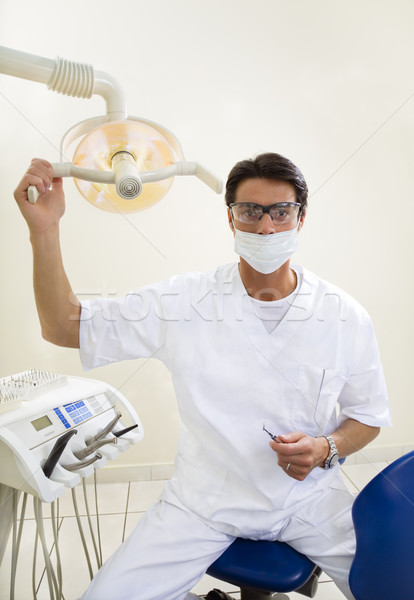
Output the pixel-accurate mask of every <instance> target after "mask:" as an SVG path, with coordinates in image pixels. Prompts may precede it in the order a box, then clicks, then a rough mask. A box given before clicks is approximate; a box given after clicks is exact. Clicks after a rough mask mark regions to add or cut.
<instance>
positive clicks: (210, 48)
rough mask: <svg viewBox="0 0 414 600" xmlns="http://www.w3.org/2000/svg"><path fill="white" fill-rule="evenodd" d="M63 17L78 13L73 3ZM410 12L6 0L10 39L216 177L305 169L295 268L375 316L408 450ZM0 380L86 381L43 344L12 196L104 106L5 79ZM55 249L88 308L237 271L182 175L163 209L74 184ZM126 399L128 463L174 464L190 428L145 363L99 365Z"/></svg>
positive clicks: (218, 224) (329, 6)
mask: <svg viewBox="0 0 414 600" xmlns="http://www.w3.org/2000/svg"><path fill="white" fill-rule="evenodd" d="M68 6H70V10H69V9H68ZM413 20H414V4H413V3H412V1H411V0H405V1H404V0H396V1H395V2H393V3H392V4H391V3H389V2H386V1H377V0H367V1H366V2H359V1H356V0H351V1H349V2H346V3H345V2H339V1H335V0H314V1H313V2H309V1H308V0H301V1H293V2H289V3H288V2H285V1H281V0H256V1H255V2H251V1H247V0H209V1H205V0H203V1H202V0H164V1H163V0H151V1H150V2H148V1H147V0H146V1H145V2H144V1H143V0H121V1H120V2H117V3H116V2H109V1H107V0H99V1H98V0H89V1H88V2H85V1H82V2H80V1H78V0H76V1H73V2H71V3H70V4H69V3H68V2H57V1H56V0H53V1H51V0H44V1H43V2H40V4H39V3H33V2H29V1H28V0H24V1H22V2H15V0H3V1H2V3H1V5H0V43H1V44H2V45H5V46H9V47H12V48H16V49H19V50H23V51H26V52H31V53H34V54H38V55H41V56H45V57H49V58H54V57H55V56H57V55H59V56H63V57H65V58H68V59H72V60H77V61H83V62H88V63H91V64H93V65H94V66H95V68H96V69H101V70H104V71H107V72H109V73H111V74H113V75H114V76H116V77H117V79H118V80H119V81H120V82H121V83H122V85H123V87H124V89H125V92H126V94H127V98H128V107H129V112H130V113H131V114H133V115H137V116H141V117H145V118H148V119H151V120H154V121H158V122H160V123H162V124H163V125H165V126H166V127H168V128H169V129H171V130H172V131H173V132H174V133H175V134H176V135H177V136H178V137H179V138H180V140H181V142H182V144H183V147H184V150H185V152H186V155H187V158H188V159H192V160H199V161H201V162H203V163H205V164H206V165H208V166H210V167H211V168H213V169H214V170H215V171H217V172H218V173H219V174H220V175H221V176H222V177H223V178H225V176H226V174H227V172H228V170H229V169H230V167H231V166H232V165H233V164H234V162H236V161H237V160H239V159H240V158H245V157H248V156H252V155H254V154H256V153H258V152H261V151H268V150H271V151H278V152H281V153H283V154H286V155H287V156H289V157H290V158H291V159H293V160H294V161H295V162H296V163H297V164H298V165H299V166H300V167H301V169H302V170H303V172H304V174H305V176H306V178H307V180H308V183H309V186H310V189H311V197H310V209H309V213H308V218H307V222H306V227H305V228H304V230H303V233H302V234H301V239H300V249H299V251H298V252H297V256H296V261H297V262H300V263H302V264H304V265H305V266H307V267H308V268H310V269H311V270H313V271H315V272H316V273H317V274H319V275H320V276H322V277H323V278H326V279H329V280H331V281H332V282H334V283H335V284H337V285H339V286H341V287H343V288H345V289H346V290H347V291H349V292H350V293H351V294H353V295H354V296H355V297H356V298H357V299H358V300H359V301H360V302H361V303H362V304H363V305H364V306H365V307H366V308H367V309H368V311H369V312H370V313H371V315H372V317H373V320H374V324H375V326H376V330H377V335H378V340H379V344H380V349H381V353H382V357H383V363H384V368H385V373H386V377H387V380H388V386H389V392H390V399H391V405H392V411H393V417H394V423H395V424H394V427H393V428H392V429H390V430H386V431H384V432H383V433H382V434H381V436H380V438H378V440H376V442H375V444H378V445H387V444H390V445H395V444H411V443H413V441H414V436H413V433H412V431H413V422H414V408H413V402H412V396H413V392H412V381H411V374H412V363H413V360H412V356H413V352H412V339H413V334H414V327H413V319H412V308H411V300H412V296H413V275H412V262H413V260H414V259H413V246H414V242H413V235H412V223H413V216H414V215H413V212H414V209H413V207H414V202H413V189H414V175H413V173H414V168H413V167H414V97H413V93H414V84H413V77H412V73H413V66H412V57H413V55H414V38H413V35H412V23H413ZM0 92H1V94H0V120H1V136H0V150H1V157H2V160H1V162H0V186H1V203H0V211H1V212H0V227H1V237H0V250H1V251H0V261H1V265H0V268H1V297H0V302H1V306H0V308H1V310H0V319H1V322H0V331H1V349H0V376H4V375H9V374H11V373H15V372H18V371H22V370H25V369H28V368H40V369H44V370H53V371H57V372H60V373H68V374H75V375H82V374H83V372H82V370H81V367H80V362H79V358H78V355H77V352H76V351H73V350H66V349H62V348H56V347H53V346H51V345H50V344H48V343H46V342H44V341H43V340H42V339H41V337H40V334H39V327H38V323H37V317H36V312H35V307H34V302H33V294H32V287H31V253H30V245H29V241H28V236H27V231H26V226H25V223H24V222H23V220H22V219H21V217H20V215H19V212H18V210H17V208H16V207H15V205H14V201H13V199H12V192H13V189H14V187H15V185H16V184H17V182H18V180H19V179H20V177H21V175H22V174H23V172H24V169H25V167H26V165H27V164H28V162H29V161H30V159H31V157H32V156H43V157H45V158H48V159H49V160H52V161H53V160H57V158H58V153H57V150H56V148H57V147H58V145H59V142H60V138H61V137H62V135H63V133H64V132H65V131H66V130H67V129H68V128H69V127H70V126H72V125H73V124H74V123H76V122H78V121H80V120H82V119H85V118H88V117H92V116H95V115H98V114H102V113H103V112H104V103H103V101H102V100H101V99H100V98H93V99H91V100H77V99H71V98H66V97H63V96H61V95H57V94H53V93H52V92H49V91H47V90H46V87H45V86H42V85H40V84H35V83H30V82H26V81H23V80H19V79H15V78H11V77H6V76H3V75H0ZM65 189H66V194H67V213H66V216H65V218H64V220H63V223H62V240H63V249H64V256H65V264H66V268H67V272H68V274H69V277H70V279H71V282H72V285H73V287H74V289H75V290H76V291H77V292H78V293H79V294H82V296H83V297H84V296H86V295H91V294H106V293H108V292H110V293H122V292H126V291H128V290H129V289H131V288H133V287H136V286H138V285H140V284H144V283H146V282H150V281H157V280H160V279H164V278H166V277H168V276H169V275H170V274H173V273H176V272H183V271H187V270H205V269H208V268H211V267H213V266H215V265H216V264H219V263H222V262H228V261H230V260H233V259H234V258H235V255H234V253H233V248H232V237H231V234H230V232H229V230H228V228H227V225H226V215H225V210H224V207H223V198H222V197H219V196H215V195H214V194H213V193H212V192H210V191H209V190H208V189H207V188H206V187H204V186H203V185H202V184H201V183H199V182H197V181H196V180H192V179H191V180H190V179H181V180H179V179H178V180H176V181H175V183H174V186H173V189H172V190H171V192H170V193H169V195H168V196H167V197H166V198H165V199H164V200H163V201H162V202H161V203H159V204H158V205H156V206H155V207H154V208H153V209H151V210H148V211H146V212H143V213H137V214H134V215H129V216H127V217H119V216H113V215H109V214H106V213H103V212H100V211H98V210H96V209H94V208H92V207H90V206H89V205H88V204H87V203H86V201H84V200H83V199H82V197H81V196H80V195H79V194H78V192H77V191H76V189H75V187H74V185H73V182H72V181H69V180H68V181H67V182H66V183H65ZM88 376H91V377H95V378H99V379H103V380H106V381H108V382H110V383H111V384H113V385H114V386H116V387H118V388H120V389H121V391H122V392H123V393H124V394H125V395H126V396H127V397H128V398H129V399H130V400H131V402H132V403H133V404H134V406H135V407H136V409H137V410H138V412H139V414H140V416H141V419H142V421H143V423H144V426H145V429H146V438H145V440H144V441H143V442H142V443H141V444H140V445H139V446H137V447H136V448H134V449H133V450H131V451H130V452H129V453H127V454H125V455H123V456H122V457H121V458H120V459H119V461H120V464H122V462H123V463H124V464H152V463H163V462H167V463H168V462H171V461H172V460H173V456H174V451H175V447H176V441H177V435H178V425H179V417H178V414H177V409H176V404H175V399H174V394H173V390H172V386H171V381H170V376H169V374H168V372H167V371H166V369H165V368H164V367H163V366H162V365H160V364H159V363H157V362H155V361H153V362H151V361H133V362H126V363H123V364H118V365H112V366H109V367H105V368H101V369H96V370H94V371H92V372H90V373H89V374H88Z"/></svg>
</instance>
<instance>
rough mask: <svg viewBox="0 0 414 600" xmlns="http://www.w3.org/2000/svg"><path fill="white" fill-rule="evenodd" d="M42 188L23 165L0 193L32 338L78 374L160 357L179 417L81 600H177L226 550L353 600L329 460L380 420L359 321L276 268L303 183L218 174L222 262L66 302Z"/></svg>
mask: <svg viewBox="0 0 414 600" xmlns="http://www.w3.org/2000/svg"><path fill="white" fill-rule="evenodd" d="M52 178H53V172H52V170H51V167H50V165H49V163H47V162H45V161H42V160H35V161H33V162H32V165H31V166H30V168H29V170H28V171H27V173H26V175H25V176H24V177H23V179H22V181H21V182H20V184H19V186H18V187H17V189H16V191H15V198H16V200H17V203H18V205H19V207H20V210H21V211H22V213H23V216H24V217H25V219H26V221H27V223H28V225H29V230H30V237H31V242H32V245H33V254H34V290H35V297H36V303H37V308H38V313H39V318H40V322H41V326H42V333H43V336H44V337H45V338H46V339H47V340H49V341H51V342H52V343H55V344H58V345H63V346H68V347H72V348H80V355H81V359H82V363H83V366H84V368H85V369H92V368H95V367H98V366H102V365H106V364H109V363H111V362H114V361H119V360H126V359H135V358H140V357H153V358H157V359H159V360H161V361H162V362H163V363H164V364H165V365H166V366H167V368H168V369H169V370H170V372H171V374H172V379H173V383H174V389H175V393H176V398H177V403H178V406H179V410H180V415H181V419H182V427H181V433H180V442H179V448H178V452H177V457H176V461H175V473H174V476H173V478H172V479H171V480H170V481H169V482H167V484H166V486H165V489H164V492H163V494H162V497H161V498H160V500H159V501H158V502H157V503H156V504H155V505H154V506H153V507H152V508H151V509H150V510H149V511H148V513H147V514H146V516H145V517H144V518H143V519H142V520H141V521H140V523H139V524H138V526H137V528H136V529H135V530H134V532H133V533H132V534H131V535H130V537H129V538H128V539H127V540H126V541H125V542H124V543H123V544H122V546H121V547H120V548H119V549H118V550H117V552H116V553H115V554H114V555H113V556H112V557H111V558H110V559H109V560H108V561H107V562H106V563H105V565H104V566H103V567H102V569H101V570H100V571H99V573H98V574H97V575H96V577H95V578H94V580H93V581H92V583H91V585H90V587H89V588H88V590H87V591H86V592H85V595H84V596H83V599H84V600H113V599H114V598H117V600H132V599H137V600H138V599H139V600H184V598H185V597H186V595H187V593H188V592H189V591H190V590H191V589H192V588H193V586H194V585H195V583H196V582H197V581H198V580H199V579H200V578H201V577H202V575H203V574H204V573H205V571H206V569H207V568H208V567H209V565H210V564H211V563H212V562H214V560H215V559H216V558H217V557H218V556H220V554H221V553H222V552H223V551H224V550H225V549H226V548H227V547H228V546H229V545H230V544H231V543H232V541H233V540H234V539H235V537H245V538H250V539H263V540H281V541H285V542H287V543H289V544H290V545H292V546H293V547H294V548H296V549H297V550H299V551H300V552H302V553H304V554H306V555H307V556H309V557H310V558H311V559H312V560H313V561H314V562H315V563H316V564H317V565H319V566H320V567H321V568H322V569H323V570H324V571H325V572H326V573H327V574H328V575H329V576H330V577H331V578H332V579H333V581H334V582H335V583H336V584H337V586H338V587H339V588H340V590H341V591H342V593H343V594H344V596H345V597H346V598H348V599H352V598H353V595H352V593H351V591H350V589H349V585H348V576H349V570H350V566H351V562H352V559H353V556H354V551H355V538H354V532H353V525H352V519H351V506H352V501H353V497H352V495H351V494H350V492H349V491H348V490H347V488H346V486H345V484H344V483H343V481H342V479H341V473H340V469H339V466H338V464H337V463H338V459H339V457H345V456H348V455H350V454H352V453H353V452H356V451H358V450H359V449H361V448H363V447H364V446H365V445H366V444H367V443H369V442H370V441H371V440H373V439H374V438H375V437H376V436H377V435H378V433H379V429H380V427H383V426H389V425H390V424H391V419H390V411H389V406H388V399H387V392H386V386H385V382H384V376H383V371H382V367H381V362H380V357H379V352H378V347H377V343H376V339H375V334H374V330H373V326H372V323H371V320H370V318H369V316H368V314H367V313H366V311H365V310H364V308H362V307H361V306H360V305H359V304H358V303H357V302H356V301H355V300H354V299H353V298H351V297H350V296H349V295H348V294H346V293H345V292H344V291H342V290H341V289H339V288H337V287H336V286H333V285H331V284H329V283H327V282H325V281H323V280H321V279H319V278H318V277H317V276H316V275H314V274H312V273H311V272H309V271H308V270H307V269H305V268H303V267H300V266H293V265H291V264H290V258H291V255H292V254H293V252H294V251H295V249H296V247H297V243H298V235H299V234H300V231H301V229H302V227H303V224H304V221H305V216H306V209H307V196H308V190H307V185H306V182H305V180H304V178H303V175H302V173H301V172H300V171H299V169H298V168H297V167H296V166H295V165H294V164H293V163H292V162H291V161H290V160H288V159H286V158H285V157H283V156H281V155H279V154H274V153H267V154H262V155H259V156H257V157H256V158H255V159H253V160H244V161H241V162H239V163H237V164H236V165H235V167H234V168H233V169H232V171H231V172H230V174H229V177H228V181H227V186H226V204H227V212H228V221H229V226H230V228H231V230H232V232H233V234H234V244H235V246H234V247H235V251H236V253H237V254H238V255H239V256H240V261H239V262H234V263H231V264H226V265H222V266H219V267H218V268H216V269H214V270H213V271H211V272H209V273H186V274H183V275H178V276H174V277H172V278H171V279H170V280H168V281H166V282H161V283H157V284H152V285H148V286H145V287H141V288H138V289H136V290H134V291H133V292H132V293H131V294H128V295H126V296H125V297H122V298H111V299H108V300H104V301H103V300H102V299H93V300H87V301H85V302H82V303H80V302H78V301H77V300H76V298H75V296H74V294H73V292H72V290H71V287H70V284H69V281H68V279H67V277H66V274H65V271H64V268H63V262H62V257H61V253H60V247H59V220H60V218H61V217H62V215H63V213H64V195H63V189H62V182H61V181H60V180H52ZM29 185H35V186H36V187H37V189H38V191H39V193H40V197H39V200H38V202H37V204H36V205H30V204H29V202H28V200H27V189H28V186H29ZM50 186H51V189H49V187H50ZM201 221H202V214H200V222H201ZM263 423H265V424H266V428H267V429H269V430H270V431H271V433H272V434H273V439H272V440H271V441H270V447H269V443H268V438H267V437H266V433H265V432H263Z"/></svg>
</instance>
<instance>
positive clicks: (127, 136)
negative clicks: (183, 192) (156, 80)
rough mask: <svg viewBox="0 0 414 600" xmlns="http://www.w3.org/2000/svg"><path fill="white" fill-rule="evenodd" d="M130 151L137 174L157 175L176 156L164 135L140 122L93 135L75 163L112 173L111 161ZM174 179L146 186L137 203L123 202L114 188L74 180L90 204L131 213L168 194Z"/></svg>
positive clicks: (112, 124)
mask: <svg viewBox="0 0 414 600" xmlns="http://www.w3.org/2000/svg"><path fill="white" fill-rule="evenodd" d="M122 151H127V152H129V153H130V154H132V155H133V157H134V158H135V160H136V165H137V170H138V171H140V172H142V171H154V170H156V169H161V168H163V167H166V166H168V165H170V164H172V163H173V162H174V152H173V150H172V148H171V146H170V144H169V143H168V141H167V140H166V139H165V137H164V136H163V135H161V133H159V132H158V131H157V130H156V129H154V128H153V127H150V126H149V125H147V124H146V123H140V122H139V121H129V120H125V121H110V122H109V123H104V124H103V125H100V126H99V127H97V128H96V129H93V130H92V131H90V132H89V133H88V134H87V135H85V137H83V138H82V140H81V141H80V142H79V145H78V147H77V148H76V150H75V154H74V156H73V163H74V164H75V165H76V166H78V167H82V168H85V169H97V170H100V171H111V170H112V169H111V162H112V157H113V156H114V154H116V153H117V152H122ZM173 179H174V178H173V177H172V178H170V179H165V180H163V181H157V182H152V183H145V184H144V185H143V190H142V192H141V194H140V195H139V196H138V197H137V198H134V199H125V198H121V196H119V195H118V194H117V192H116V187H115V185H107V184H103V183H93V182H91V181H83V180H81V179H75V184H76V187H77V188H78V190H79V191H80V193H81V194H82V195H83V196H84V197H85V198H86V200H87V201H88V202H90V203H91V204H93V206H96V207H97V208H100V209H102V210H106V211H108V212H122V213H131V212H137V211H139V210H143V209H145V208H148V207H150V206H152V205H153V204H155V203H156V202H158V201H159V200H161V198H162V197H163V196H165V194H166V193H167V192H168V190H169V189H170V187H171V184H172V182H173Z"/></svg>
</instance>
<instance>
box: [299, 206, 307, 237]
mask: <svg viewBox="0 0 414 600" xmlns="http://www.w3.org/2000/svg"><path fill="white" fill-rule="evenodd" d="M305 218H306V211H303V212H302V213H301V214H300V217H299V227H298V233H299V231H300V230H301V229H302V227H303V224H304V222H305Z"/></svg>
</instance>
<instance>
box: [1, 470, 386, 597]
mask: <svg viewBox="0 0 414 600" xmlns="http://www.w3.org/2000/svg"><path fill="white" fill-rule="evenodd" d="M386 465H387V463H386V462H384V463H367V464H358V465H352V464H350V465H344V466H343V467H341V468H342V471H343V473H344V476H345V477H344V478H345V481H346V483H347V485H348V486H349V489H350V490H351V491H352V492H353V493H357V492H358V491H359V490H361V489H362V487H364V485H365V484H366V483H368V481H369V480H370V479H371V478H372V477H374V476H375V475H376V474H377V473H378V472H379V471H380V470H382V469H383V468H384V467H385V466H386ZM163 484H164V482H163V481H148V482H131V483H115V484H109V483H107V484H100V485H99V486H98V510H99V514H100V532H101V547H102V557H103V560H105V559H106V558H108V557H109V556H110V555H111V554H112V553H113V552H114V550H115V549H116V548H117V547H118V546H119V544H120V543H121V542H122V540H123V539H124V538H125V537H126V536H127V535H128V534H129V533H130V531H131V530H132V529H133V527H134V526H135V525H136V523H137V522H138V521H139V519H140V518H141V517H142V515H143V514H144V512H145V510H146V509H147V508H148V507H149V506H150V505H151V504H152V503H153V502H154V501H155V500H156V499H157V498H158V496H159V494H160V492H161V490H162V487H163ZM86 490H87V499H88V504H89V509H90V512H91V513H92V514H96V510H95V499H94V492H93V486H92V485H87V486H86ZM75 494H76V499H77V502H78V507H79V513H80V515H81V522H82V525H83V528H84V531H85V537H86V538H87V540H88V546H90V550H89V553H90V556H91V561H92V569H93V571H94V572H96V560H95V552H94V549H93V546H92V543H90V542H89V540H90V536H89V529H88V527H89V526H88V521H87V518H86V510H85V501H84V498H83V490H82V486H78V487H77V488H76V491H75ZM30 501H31V498H29V502H28V507H27V511H26V519H25V523H24V527H23V532H22V539H21V546H20V552H19V559H18V564H17V577H16V587H15V596H14V600H30V599H33V598H35V597H37V600H50V594H49V591H48V585H47V580H46V577H45V576H43V577H42V574H43V564H44V563H43V557H42V556H41V552H42V551H41V548H39V549H38V558H37V565H36V571H35V572H36V587H38V591H37V596H34V594H33V592H32V563H33V547H34V536H35V530H36V526H35V520H34V513H33V507H32V506H31V502H30ZM43 506H44V514H43V517H44V524H45V532H46V540H47V544H48V548H52V545H53V533H52V527H51V519H50V510H49V506H48V505H43ZM92 519H93V527H94V528H95V529H96V521H95V518H94V517H92ZM11 542H12V540H11V539H10V540H9V543H8V547H7V549H6V553H5V556H4V559H3V562H2V564H1V567H0V600H9V599H10V567H11V556H12V544H11ZM59 548H60V555H61V562H62V573H63V575H62V580H63V593H64V597H65V600H76V599H77V598H79V596H80V595H81V594H82V592H83V590H84V589H85V588H86V587H87V585H88V581H89V572H88V567H87V563H86V560H85V558H84V556H85V555H84V553H83V548H82V545H81V541H80V535H79V529H78V526H77V523H76V518H75V516H74V510H73V498H72V493H71V491H70V490H68V491H67V492H66V494H65V495H64V496H62V497H61V498H60V502H59ZM98 554H99V549H98ZM39 581H40V586H39ZM214 587H218V588H220V589H222V590H223V591H226V592H228V593H231V594H232V596H233V597H234V598H240V593H239V591H238V590H237V589H235V588H234V586H231V585H227V584H225V583H223V582H221V581H217V580H214V579H213V578H211V577H209V576H207V575H206V576H204V577H203V578H202V580H201V581H200V582H199V583H198V585H197V586H196V587H195V588H194V590H193V592H194V593H195V594H200V595H201V594H206V593H207V592H208V591H209V590H211V589H213V588H214ZM289 598H290V600H300V599H302V600H303V598H304V596H300V595H299V594H295V593H290V594H289ZM316 598H317V600H340V599H342V600H343V598H344V597H343V595H342V594H341V593H340V592H339V591H338V590H337V588H336V586H335V585H334V584H333V583H332V581H330V580H329V579H328V578H327V577H326V576H324V575H322V577H321V579H320V584H319V589H318V593H317V595H316ZM114 600H115V599H114Z"/></svg>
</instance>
